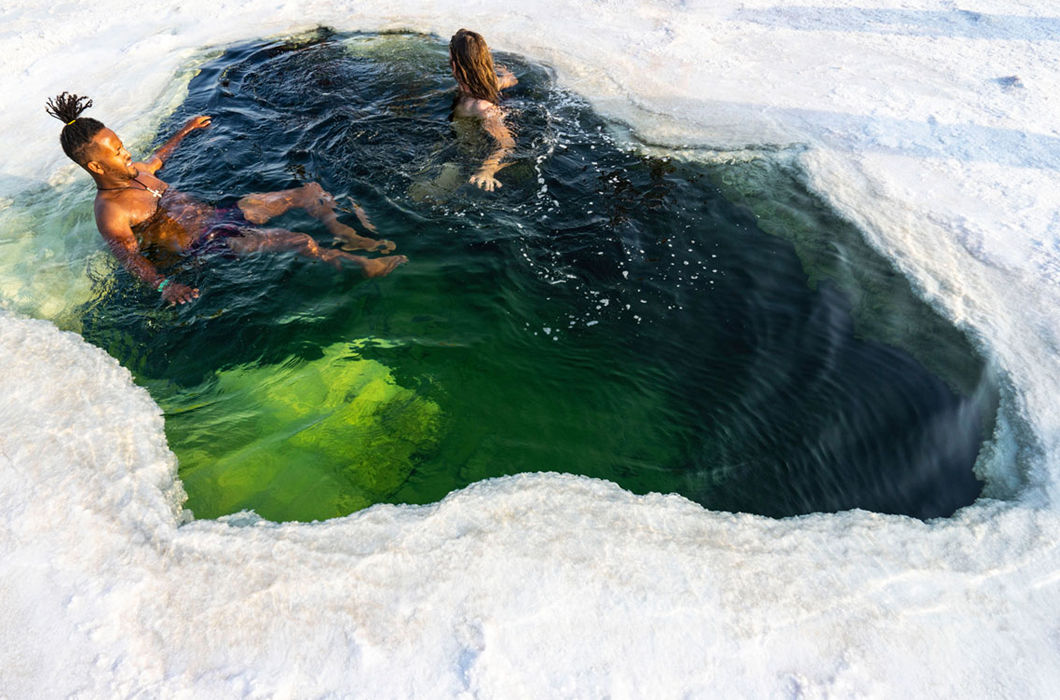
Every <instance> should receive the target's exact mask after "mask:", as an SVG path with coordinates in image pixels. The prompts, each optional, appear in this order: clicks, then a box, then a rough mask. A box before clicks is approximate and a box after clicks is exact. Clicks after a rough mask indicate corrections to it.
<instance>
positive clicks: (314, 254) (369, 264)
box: [225, 228, 408, 277]
mask: <svg viewBox="0 0 1060 700" xmlns="http://www.w3.org/2000/svg"><path fill="white" fill-rule="evenodd" d="M225 243H227V244H228V247H229V248H231V249H232V251H233V252H235V253H236V254H238V255H247V254H250V253H257V252H259V251H263V250H271V251H282V250H293V251H295V252H297V253H299V254H301V255H304V256H305V257H307V258H313V259H314V260H323V261H324V262H326V263H328V264H330V265H332V266H333V267H335V268H336V269H341V268H342V264H343V262H344V261H345V262H350V263H353V264H354V265H357V266H358V267H360V268H361V270H363V271H364V276H365V277H382V276H383V275H386V274H389V273H390V272H391V271H393V269H394V268H395V267H397V266H398V265H401V264H402V263H406V262H408V258H406V257H405V256H404V255H390V256H387V257H385V258H365V257H362V256H360V255H351V254H350V253H347V252H345V251H341V250H334V249H332V248H323V249H322V248H321V247H320V246H319V245H318V244H317V242H316V241H315V240H313V237H312V236H309V235H306V234H304V233H296V232H295V231H287V230H286V229H282V228H259V229H245V231H244V234H243V235H242V236H233V237H231V238H226V239H225Z"/></svg>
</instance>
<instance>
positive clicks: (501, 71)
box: [497, 66, 519, 90]
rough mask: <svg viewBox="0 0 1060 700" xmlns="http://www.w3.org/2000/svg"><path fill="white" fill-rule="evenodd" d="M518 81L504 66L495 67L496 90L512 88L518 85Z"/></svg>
mask: <svg viewBox="0 0 1060 700" xmlns="http://www.w3.org/2000/svg"><path fill="white" fill-rule="evenodd" d="M518 82H519V79H518V78H516V77H515V74H514V73H512V72H511V71H510V70H508V69H507V68H505V67H504V66H497V89H498V90H503V89H505V88H510V87H514V86H515V85H516V84H518Z"/></svg>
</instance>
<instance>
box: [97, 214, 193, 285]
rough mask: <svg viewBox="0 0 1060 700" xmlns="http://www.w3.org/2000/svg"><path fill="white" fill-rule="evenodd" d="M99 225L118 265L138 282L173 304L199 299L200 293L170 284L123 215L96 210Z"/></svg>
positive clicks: (174, 283) (176, 283) (177, 283)
mask: <svg viewBox="0 0 1060 700" xmlns="http://www.w3.org/2000/svg"><path fill="white" fill-rule="evenodd" d="M96 225H97V226H98V227H99V232H100V234H101V235H102V236H103V240H104V241H106V242H107V246H108V247H109V248H110V249H111V252H113V253H114V257H116V258H117V259H118V262H120V263H121V264H122V266H123V267H124V268H125V269H126V270H128V271H129V272H130V273H132V274H133V275H134V276H135V277H137V278H138V279H139V280H141V281H142V282H144V283H145V284H147V285H148V286H149V287H151V288H152V289H155V290H157V291H158V292H160V293H161V294H162V298H163V299H165V300H166V301H168V302H169V303H170V304H177V303H180V304H186V303H187V302H189V301H191V300H192V299H196V298H198V296H199V290H198V289H194V288H192V287H189V286H187V285H184V284H180V283H179V282H172V281H170V280H168V279H167V278H166V277H165V276H164V275H162V274H161V273H160V272H159V271H158V269H157V268H156V267H155V266H154V265H153V264H151V261H150V260H148V259H147V258H145V257H144V256H143V255H142V254H141V253H140V246H139V244H138V243H137V242H136V236H134V235H133V232H132V229H131V228H130V227H129V222H128V221H127V220H125V219H124V217H123V216H122V215H121V213H120V212H116V211H115V210H114V208H113V207H104V208H97V210H96Z"/></svg>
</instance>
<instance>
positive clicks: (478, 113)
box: [449, 29, 519, 192]
mask: <svg viewBox="0 0 1060 700" xmlns="http://www.w3.org/2000/svg"><path fill="white" fill-rule="evenodd" d="M449 67H450V68H451V69H452V71H453V77H454V78H456V88H457V95H456V100H455V101H454V102H453V117H454V118H463V119H474V120H476V121H479V122H481V123H482V127H483V129H485V131H486V133H487V134H489V136H490V137H491V138H492V139H493V141H494V142H495V143H496V144H497V145H496V148H494V149H493V151H491V152H490V154H489V155H488V156H487V157H486V160H485V161H483V163H482V165H481V166H480V167H479V169H478V170H476V171H475V172H474V173H473V174H472V175H471V178H470V179H469V180H468V182H470V183H471V184H473V185H477V186H478V187H480V188H482V189H484V190H486V191H487V192H492V191H493V190H494V189H495V188H497V187H500V186H501V183H500V182H499V181H498V180H497V178H496V177H495V176H496V174H497V171H499V170H500V169H501V168H503V167H505V166H507V165H508V163H502V162H501V161H503V160H504V157H505V156H507V155H508V154H509V153H510V152H511V150H512V149H513V148H515V139H513V138H512V134H511V132H510V131H508V127H507V126H506V125H505V123H504V110H502V109H501V108H500V99H501V98H500V94H501V90H503V89H504V88H508V87H511V86H513V85H515V84H516V83H517V82H519V81H518V80H517V79H516V77H515V76H514V75H512V72H511V71H510V70H508V69H507V68H504V67H501V68H500V74H499V75H498V71H497V69H496V68H494V65H493V55H492V54H491V53H490V49H489V47H488V46H486V40H485V39H483V38H482V35H481V34H479V33H477V32H473V31H471V30H470V29H461V30H459V31H458V32H457V33H456V34H454V35H453V37H452V39H450V40H449Z"/></svg>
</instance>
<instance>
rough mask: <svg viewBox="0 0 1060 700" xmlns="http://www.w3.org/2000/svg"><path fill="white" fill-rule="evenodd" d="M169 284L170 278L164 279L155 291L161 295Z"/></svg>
mask: <svg viewBox="0 0 1060 700" xmlns="http://www.w3.org/2000/svg"><path fill="white" fill-rule="evenodd" d="M167 284H169V278H168V277H163V278H162V281H161V282H159V283H158V287H156V289H155V291H157V292H158V293H160V294H161V293H162V290H163V289H165V288H166V285H167Z"/></svg>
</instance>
